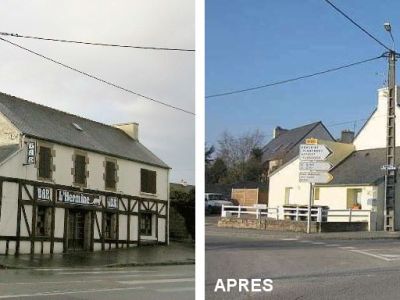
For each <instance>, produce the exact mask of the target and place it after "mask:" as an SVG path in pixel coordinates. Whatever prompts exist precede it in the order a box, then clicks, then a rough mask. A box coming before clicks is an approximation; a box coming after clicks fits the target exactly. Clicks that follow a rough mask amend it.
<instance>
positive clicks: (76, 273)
mask: <svg viewBox="0 0 400 300" xmlns="http://www.w3.org/2000/svg"><path fill="white" fill-rule="evenodd" d="M154 272H156V271H108V272H107V271H86V272H59V273H56V274H57V275H79V274H84V275H90V274H101V275H105V274H129V273H154Z"/></svg>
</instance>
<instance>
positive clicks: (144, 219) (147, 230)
mask: <svg viewBox="0 0 400 300" xmlns="http://www.w3.org/2000/svg"><path fill="white" fill-rule="evenodd" d="M152 219H153V214H151V213H141V214H140V234H142V235H151V234H152Z"/></svg>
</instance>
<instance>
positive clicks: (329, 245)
mask: <svg viewBox="0 0 400 300" xmlns="http://www.w3.org/2000/svg"><path fill="white" fill-rule="evenodd" d="M325 246H326V247H340V245H339V244H326V245H325Z"/></svg>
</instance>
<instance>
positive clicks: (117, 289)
mask: <svg viewBox="0 0 400 300" xmlns="http://www.w3.org/2000/svg"><path fill="white" fill-rule="evenodd" d="M139 289H140V290H142V289H144V287H142V286H137V287H128V288H111V289H91V290H82V291H65V292H61V291H53V292H44V293H33V294H16V295H13V294H11V295H1V296H0V299H7V298H26V297H48V296H57V295H69V294H83V293H100V292H115V291H125V290H139Z"/></svg>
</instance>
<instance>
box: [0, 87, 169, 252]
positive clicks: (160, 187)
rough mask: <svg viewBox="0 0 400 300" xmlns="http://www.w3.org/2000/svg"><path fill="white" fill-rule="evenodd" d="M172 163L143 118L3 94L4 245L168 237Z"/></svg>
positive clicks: (64, 247) (102, 244)
mask: <svg viewBox="0 0 400 300" xmlns="http://www.w3.org/2000/svg"><path fill="white" fill-rule="evenodd" d="M169 170H170V168H169V167H168V166H167V165H166V164H165V163H164V162H163V161H162V160H160V159H159V158H158V157H157V156H155V155H154V154H153V153H152V152H151V151H150V150H148V149H147V148H146V147H145V146H144V145H142V144H141V143H140V142H139V138H138V124H136V123H129V124H121V125H114V126H109V125H105V124H102V123H98V122H95V121H91V120H88V119H85V118H82V117H79V116H76V115H72V114H68V113H65V112H62V111H59V110H55V109H52V108H49V107H46V106H43V105H39V104H36V103H33V102H29V101H26V100H22V99H19V98H16V97H12V96H9V95H6V94H0V253H1V254H19V253H31V254H35V253H59V252H67V251H76V250H81V251H82V250H83V251H94V250H105V249H111V248H119V247H130V246H135V245H140V244H141V243H162V244H165V243H168V208H169Z"/></svg>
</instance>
